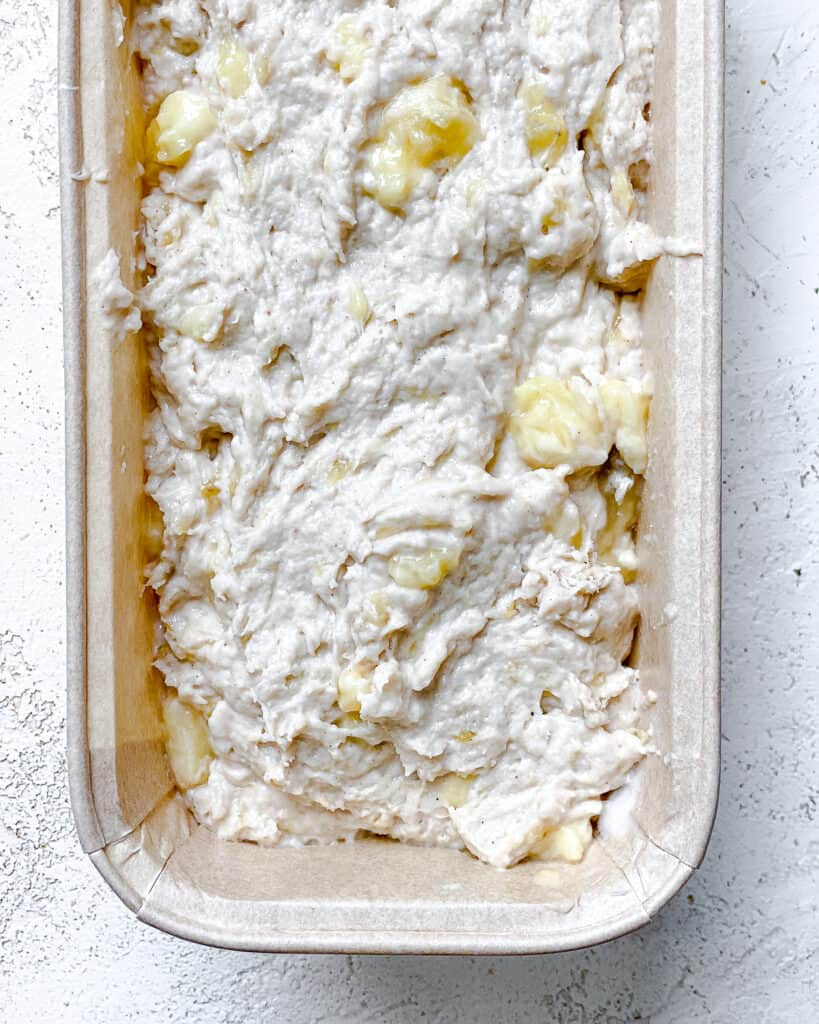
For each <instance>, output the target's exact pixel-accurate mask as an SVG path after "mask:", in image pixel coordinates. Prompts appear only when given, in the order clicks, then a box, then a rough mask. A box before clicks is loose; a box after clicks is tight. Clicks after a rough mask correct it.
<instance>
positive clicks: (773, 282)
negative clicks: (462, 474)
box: [0, 0, 819, 1024]
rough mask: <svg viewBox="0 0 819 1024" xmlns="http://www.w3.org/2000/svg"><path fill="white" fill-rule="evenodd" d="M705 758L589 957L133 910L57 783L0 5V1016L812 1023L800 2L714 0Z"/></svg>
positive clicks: (815, 397)
mask: <svg viewBox="0 0 819 1024" xmlns="http://www.w3.org/2000/svg"><path fill="white" fill-rule="evenodd" d="M727 44H728V45H727V50H728V67H727V96H728V102H727V154H726V158H727V203H726V260H725V289H726V292H725V299H726V310H725V318H726V319H725V328H726V329H725V424H724V425H725V429H724V438H725V441H724V454H725V459H724V482H725V492H724V505H723V512H724V530H725V536H724V559H725V576H724V611H723V618H724V730H723V732H724V747H723V789H722V800H721V805H720V811H719V816H718V820H717V825H716V831H715V834H714V838H713V841H712V843H711V847H710V852H709V854H708V856H707V859H706V861H705V863H704V865H703V866H702V868H701V870H700V871H699V872H698V873H697V874H696V876H695V877H694V879H693V880H692V882H691V883H690V884H689V886H688V887H687V889H686V890H685V891H684V892H683V893H682V894H681V895H680V896H678V897H677V898H676V899H675V900H674V901H673V902H672V904H671V905H670V906H668V907H667V908H666V909H665V911H664V912H662V913H661V914H660V916H659V917H658V919H657V920H655V921H654V922H652V923H651V924H650V925H649V926H647V927H646V928H644V929H643V930H642V931H640V932H639V933H637V934H635V935H632V936H629V937H626V938H624V939H621V940H619V941H616V942H613V943H610V944H609V945H607V946H604V947H600V948H597V949H594V950H589V951H585V952H579V953H569V954H562V955H559V956H553V957H526V958H512V959H508V960H501V959H488V960H478V959H467V958H452V959H445V958H437V957H436V958H424V959H410V958H404V957H387V958H368V957H315V958H309V957H298V956H291V957H265V956H257V955H250V954H240V953H231V952H225V951H217V950H209V949H204V948H199V947H196V946H193V945H187V944H185V943H182V942H180V941H178V940H175V939H171V938H168V937H166V936H163V935H160V934H159V933H157V932H155V931H152V930H150V929H148V928H146V927H144V926H142V925H139V924H137V923H136V922H135V921H134V920H133V919H132V918H131V917H130V915H129V913H128V912H127V911H126V910H125V909H124V908H123V907H122V906H121V905H120V904H119V903H118V901H117V899H116V898H115V897H114V896H113V895H112V893H111V892H109V891H108V889H107V887H106V885H105V883H104V882H103V881H102V879H101V878H99V877H98V876H97V874H96V872H95V871H94V869H93V868H92V867H91V864H90V862H89V861H87V860H86V858H85V857H84V856H83V855H82V853H81V852H80V850H79V847H78V845H77V842H76V840H75V837H74V831H73V825H72V821H71V816H70V812H69V807H68V798H67V794H66V786H65V759H64V753H63V749H64V696H63V694H64V645H63V630H64V615H63V602H64V596H65V590H64V579H63V434H62V408H63V389H62V365H61V338H60V312H59V304H60V283H59V211H58V198H57V140H56V129H55V117H56V82H57V79H56V70H55V52H56V3H55V2H54V0H0V69H2V70H1V71H0V75H2V79H3V92H2V94H3V104H2V112H0V139H2V143H0V423H2V430H1V431H0V538H2V551H3V554H2V557H1V558H0V567H1V568H2V581H3V584H4V585H3V586H2V588H0V1020H2V1022H3V1024H28V1022H29V1021H31V1022H42V1024H51V1022H58V1021H59V1022H65V1024H78V1022H82V1024H85V1022H88V1024H102V1022H105V1024H108V1022H113V1024H127V1022H134V1021H140V1022H146V1024H153V1022H157V1024H160V1022H161V1024H176V1022H181V1021H192V1022H195V1024H234V1022H235V1024H245V1022H248V1021H252V1022H254V1024H256V1022H258V1024H267V1022H273V1021H276V1022H277V1024H278V1022H285V1024H290V1022H292V1024H302V1022H304V1024H314V1022H315V1024H319V1022H325V1021H326V1022H333V1024H335V1022H345V1021H356V1022H390V1024H392V1022H396V1024H405V1022H416V1021H424V1020H426V1021H441V1022H448V1021H459V1020H468V1021H470V1022H490V1021H491V1022H500V1024H519V1022H530V1021H532V1022H550V1024H551V1022H557V1024H598V1022H599V1024H623V1022H626V1021H635V1020H642V1021H651V1022H652V1024H697V1022H715V1024H748V1022H749V1021H753V1022H760V1024H767V1022H775V1024H780V1022H782V1024H791V1022H799V1024H813V1022H814V1021H819V976H818V975H819V957H818V956H817V949H818V948H819V916H817V908H816V903H817V892H818V891H819V889H818V888H817V881H819V831H818V827H819V772H818V771H817V769H819V764H818V763H817V747H819V731H818V730H817V725H818V724H819V713H818V710H817V699H819V629H817V627H818V626H819V546H817V545H816V537H817V530H819V526H817V524H819V393H818V392H819V337H817V329H816V325H817V319H818V318H819V317H818V316H817V314H819V231H817V229H818V228H819V183H818V182H817V178H818V177H819V172H818V170H817V169H818V168H819V151H818V147H817V139H818V138H819V110H817V100H819V7H817V2H816V0H779V2H777V3H770V2H769V0H729V3H728V33H727Z"/></svg>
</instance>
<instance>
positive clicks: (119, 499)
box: [60, 0, 723, 954]
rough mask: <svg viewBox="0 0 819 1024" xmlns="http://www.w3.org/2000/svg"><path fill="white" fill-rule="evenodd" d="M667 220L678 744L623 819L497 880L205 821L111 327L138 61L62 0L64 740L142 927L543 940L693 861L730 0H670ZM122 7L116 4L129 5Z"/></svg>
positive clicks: (242, 933)
mask: <svg viewBox="0 0 819 1024" xmlns="http://www.w3.org/2000/svg"><path fill="white" fill-rule="evenodd" d="M661 5H662V30H661V38H660V41H659V48H658V54H657V57H658V59H657V81H656V87H655V94H654V100H653V105H652V111H653V119H654V127H655V152H656V166H655V171H654V193H653V198H652V203H651V205H652V217H653V220H654V223H655V224H656V226H657V227H658V229H659V230H660V231H661V232H662V233H663V234H674V235H677V236H681V237H686V238H694V239H696V240H698V241H699V242H701V245H702V253H703V255H702V256H701V257H689V258H687V259H671V258H664V259H662V260H661V261H660V263H659V264H658V266H657V268H656V269H655V271H654V273H653V275H652V278H651V281H650V286H649V289H648V292H647V295H646V302H645V312H646V318H645V326H646V337H647V345H648V348H649V350H650V352H651V358H652V361H653V369H654V371H655V376H656V382H657V390H656V396H655V399H654V404H653V415H652V421H651V429H650V447H651V460H650V469H649V473H648V479H647V485H646V490H645V504H644V511H643V521H642V527H641V540H640V544H641V548H642V558H643V563H644V565H645V572H644V582H643V598H642V600H643V619H642V624H641V627H640V630H639V636H638V642H637V645H636V648H635V658H636V660H637V663H638V664H639V666H640V669H641V674H642V678H643V685H644V686H645V687H647V688H648V687H650V688H651V689H653V690H655V691H656V692H657V694H658V702H657V705H656V709H655V712H654V726H655V730H656V734H657V738H658V742H659V745H660V747H661V749H662V750H663V751H665V752H666V756H665V757H664V758H661V757H650V758H648V759H647V760H646V762H645V763H644V764H643V765H642V766H641V768H640V769H639V771H638V773H637V776H636V779H635V786H636V787H637V795H636V809H635V811H634V813H633V818H634V825H633V827H632V828H630V829H628V830H627V831H626V832H625V834H622V835H618V836H617V837H615V838H607V839H604V840H601V841H599V842H597V843H595V844H593V847H592V849H591V850H590V852H589V854H588V856H587V857H586V859H585V861H584V862H583V863H582V864H581V865H577V866H570V865H565V866H562V867H560V868H550V869H549V872H548V873H546V875H547V877H546V880H544V870H543V868H542V866H539V865H537V864H534V863H527V864H523V865H520V866H518V867H516V868H514V869H512V870H510V871H507V872H500V871H495V870H493V869H492V868H489V867H486V866H484V865H482V864H479V863H477V862H476V861H474V860H473V859H471V858H470V857H469V856H467V855H466V854H462V853H458V852H454V851H443V850H431V849H421V848H414V847H409V846H402V845H400V844H396V843H386V842H379V841H376V840H374V841H371V842H361V843H356V844H352V845H349V844H348V845H344V846H339V847H330V848H323V849H322V848H315V847H313V848H306V849H303V850H293V849H287V850H283V849H264V848H262V847H259V846H255V845H252V844H246V843H233V844H230V843H225V842H222V841H220V840H219V839H217V838H216V837H215V836H214V835H212V834H211V833H209V832H208V831H206V830H205V829H203V828H202V827H201V826H199V825H197V824H196V822H195V821H193V819H192V818H191V816H190V814H189V813H188V811H187V810H186V808H185V806H184V804H183V802H182V800H181V798H180V797H179V795H178V794H176V793H175V791H174V788H173V784H172V782H171V778H170V775H169V772H168V768H167V764H166V760H165V754H164V750H163V743H162V739H161V726H160V719H159V713H158V704H157V699H156V689H157V687H156V678H155V673H154V670H153V669H152V667H151V639H152V628H153V626H152V611H151V608H150V596H149V595H146V594H145V593H144V591H143V582H142V566H143V561H144V552H143V551H142V548H141V540H140V537H141V534H142V530H141V517H142V515H143V504H142V503H143V498H142V485H143V461H142V438H143V420H144V415H145V411H146V409H147V408H148V407H149V396H148V389H147V383H146V366H145V354H144V350H143V345H142V343H141V340H140V338H139V337H138V336H132V337H130V338H127V339H125V340H122V339H120V340H118V339H116V338H114V337H112V336H111V335H110V330H109V328H108V326H107V324H106V319H105V317H104V316H103V313H102V310H101V308H100V303H99V300H98V299H97V298H95V294H94V287H93V269H94V268H95V267H96V266H97V265H98V264H99V263H100V261H101V260H102V259H103V257H104V256H105V254H106V253H107V252H108V251H109V249H111V248H113V249H114V250H115V251H116V252H117V253H118V255H119V257H120V265H121V268H122V274H123V277H124V280H125V283H126V284H134V283H135V282H134V281H133V280H130V281H129V276H130V277H131V278H133V275H134V269H133V260H132V255H133V252H134V246H135V238H136V230H137V224H138V206H139V198H140V182H139V175H138V171H137V166H136V165H137V161H138V159H139V156H140V150H141V139H142V132H143V123H142V114H141V111H140V105H139V98H138V87H137V67H136V62H135V60H134V58H133V57H131V56H129V54H128V51H127V46H124V45H118V39H117V34H116V26H115V24H114V17H113V15H112V6H113V7H116V6H117V5H116V4H114V5H112V4H111V3H110V2H109V0H62V3H61V11H60V14H61V25H60V47H61V53H60V75H61V78H60V97H61V111H60V129H61V156H62V200H63V233H64V249H63V272H64V281H65V309H64V315H65V366H66V388H67V459H68V582H69V587H68V625H69V678H68V724H69V733H68V742H69V751H68V754H69V766H70V779H71V797H72V803H73V807H74V814H75V817H76V821H77V828H78V831H79V835H80V839H81V841H82V845H83V848H84V849H85V850H86V852H87V853H88V854H89V856H90V857H91V859H92V860H93V862H94V864H95V865H96V866H97V868H98V869H99V870H100V872H101V873H102V875H103V876H104V877H105V878H106V879H107V881H108V882H109V884H110V885H111V887H112V888H113V889H114V891H115V892H116V893H117V894H118V895H119V896H120V898H121V899H122V900H123V902H124V903H126V904H127V906H128V907H130V909H131V910H132V911H133V912H134V913H135V914H136V915H137V917H139V918H140V919H141V920H143V921H145V922H148V923H149V924H152V925H154V926H156V927H158V928H161V929H163V930H165V931H167V932H171V933H173V934H176V935H179V936H184V937H185V938H188V939H193V940H196V941H198V942H204V943H210V944H212V945H216V946H223V947H229V948H236V949H247V950H259V951H271V952H272V951H278V952H296V951H304V952H345V953H353V952H380V953H426V952H429V953H470V954H477V953H543V952H551V951H557V950H566V949H573V948H577V947H581V946H586V945H590V944H593V943H596V942H602V941H604V940H606V939H611V938H614V937H615V936H618V935H623V934H625V933H626V932H629V931H632V930H633V929H635V928H637V927H638V926H640V925H641V924H644V923H645V922H646V921H648V920H649V919H650V918H651V917H653V916H654V915H655V914H656V913H657V911H658V910H659V909H660V907H662V906H663V904H664V903H666V902H667V901H668V900H669V899H670V898H671V896H672V895H673V894H674V893H675V892H676V891H677V890H678V889H679V888H680V886H682V885H683V883H684V882H685V880H686V879H687V878H688V877H689V875H690V874H691V872H692V871H693V870H694V868H695V867H696V866H697V865H698V864H699V862H700V860H701V859H702V856H703V853H704V851H705V847H706V843H707V841H708V835H709V832H710V829H711V824H712V821H713V816H714V811H715V805H716V798H717V789H718V779H719V578H720V546H719V480H720V476H719V456H720V428H719V424H720V418H719V413H720V285H721V251H720V244H721V137H722V123H721V118H722V67H723V61H722V3H721V0H661ZM129 6H130V5H129V4H128V3H126V4H124V13H125V16H126V19H127V18H128V16H129V14H130V10H129Z"/></svg>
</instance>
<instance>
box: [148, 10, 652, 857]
mask: <svg viewBox="0 0 819 1024" xmlns="http://www.w3.org/2000/svg"><path fill="white" fill-rule="evenodd" d="M656 16H657V11H656V4H655V3H654V2H650V0H532V2H523V0H510V2H506V3H499V2H498V0H468V2H467V0H396V2H393V3H387V2H385V0H365V2H363V3H352V2H347V3H343V2H339V0H323V2H321V3H319V2H307V0H301V2H299V0H281V2H276V3H274V2H272V0H268V2H265V0H255V2H253V0H207V2H201V3H200V2H195V0H160V2H158V3H151V4H149V5H145V6H143V7H141V8H139V9H138V13H137V17H136V23H135V25H132V26H131V33H132V35H131V40H132V44H133V45H135V47H136V49H137V50H138V52H139V54H140V55H141V57H142V58H143V59H144V60H145V62H146V64H145V71H144V85H145V99H146V106H147V107H148V108H149V112H150V114H151V115H152V116H153V115H157V113H158V119H157V121H156V122H155V123H154V126H153V127H152V128H151V129H149V132H148V139H149V145H148V154H147V158H146V170H147V179H148V181H149V183H150V185H151V188H150V191H149V194H148V196H147V198H146V199H145V202H144V216H145V229H144V249H145V255H146V258H147V264H148V272H149V281H148V283H147V285H146V287H145V288H144V290H143V291H142V293H141V295H140V296H139V305H140V308H141V312H142V315H143V318H144V320H145V322H146V323H147V324H148V325H149V329H150V330H151V331H152V332H153V333H154V335H155V337H156V341H157V344H156V345H155V346H154V348H153V360H152V371H153V387H154V392H155V395H156V400H157V409H156V411H155V413H154V415H153V416H152V419H151V422H150V427H149V442H148V450H147V458H148V468H149V481H148V490H149V493H150V494H151V495H152V497H153V498H154V499H155V500H156V502H157V504H158V505H159V507H160V508H161V511H162V515H163V517H164V542H163V550H162V554H161V557H159V559H158V561H157V563H156V564H155V565H154V566H152V567H151V570H150V582H151V585H152V586H153V587H154V588H155V589H156V591H157V593H158V595H159V599H160V610H161V615H162V621H163V627H164V630H163V640H162V644H161V647H160V649H159V653H158V665H159V667H160V668H161V670H162V672H163V673H164V675H165V679H166V682H167V684H168V687H169V688H170V689H171V692H174V691H175V693H176V695H178V700H177V699H176V697H174V698H173V699H169V700H168V702H167V711H166V715H167V722H168V727H169V732H170V741H169V750H170V754H171V761H172V764H173V766H174V768H175V770H176V774H177V777H178V779H179V781H180V785H181V786H182V788H185V789H186V790H187V798H188V800H189V801H190V804H191V806H192V808H193V810H194V812H195V814H196V815H197V817H198V818H199V819H200V820H201V821H202V822H204V823H205V824H207V825H208V826H209V827H211V828H213V829H214V830H215V831H217V832H218V833H219V834H220V835H222V836H224V837H226V838H234V839H249V840H256V841H259V842H265V843H291V844H292V843H305V842H319V843H328V842H334V841H338V840H343V839H346V840H349V839H353V838H355V837H357V836H360V835H362V834H366V833H375V834H377V835H383V836H391V837H393V838H397V839H402V840H406V841H410V842H415V843H426V844H435V845H440V846H450V847H465V848H467V849H469V850H470V851H472V852H473V853H474V854H475V855H476V856H478V857H480V858H481V859H482V860H484V861H487V862H488V863H490V864H493V865H496V866H508V865H511V864H513V863H515V862H516V861H518V860H520V859H521V858H523V857H525V856H527V855H529V854H532V853H537V854H539V855H541V856H544V857H562V858H564V859H569V860H577V859H579V858H580V857H581V856H582V854H583V851H584V849H585V848H586V846H587V845H588V843H589V841H590V839H591V835H592V829H591V825H590V820H591V819H593V818H594V817H595V816H596V815H597V814H599V813H600V808H601V801H600V798H601V796H603V795H604V794H606V793H608V792H610V791H612V790H614V789H616V788H617V787H619V786H621V785H622V784H623V782H624V780H625V778H626V775H627V773H628V771H629V770H630V769H631V768H632V767H633V766H634V764H635V763H636V762H637V761H638V760H639V759H640V758H641V757H642V756H643V755H644V754H645V753H646V751H647V750H648V749H649V748H650V739H649V738H648V736H647V735H646V733H644V732H642V731H641V729H640V728H639V727H638V726H639V717H640V715H639V712H640V709H641V707H642V706H643V704H644V703H645V702H644V700H643V699H642V698H641V697H640V694H639V692H638V689H637V673H636V672H635V671H634V670H633V669H631V668H629V667H625V666H624V665H623V662H624V660H625V659H626V658H627V656H628V653H629V650H630V646H631V641H632V633H633V629H634V626H635V623H636V617H637V613H636V608H637V600H636V595H635V593H634V591H635V586H636V585H635V584H631V583H626V579H628V580H631V579H632V578H633V577H634V570H635V567H636V561H635V553H634V545H633V538H632V527H633V522H634V516H635V510H636V504H637V502H636V498H637V492H638V490H639V474H640V473H642V472H643V471H644V468H645V458H646V453H645V414H646V412H647V405H648V394H649V393H650V379H649V377H648V375H647V374H646V372H645V369H644V367H643V361H642V355H641V349H640V330H639V304H638V302H637V301H636V300H635V299H634V298H624V297H621V295H620V294H619V292H620V291H622V290H624V289H625V290H628V291H634V290H635V289H637V288H639V286H640V285H641V283H642V281H643V279H644V277H645V272H646V271H647V269H648V267H649V266H650V263H651V261H652V260H654V259H655V258H656V257H657V256H658V255H659V254H660V252H661V251H662V243H661V242H660V241H659V240H658V239H657V238H656V237H655V236H654V234H653V233H652V231H651V230H650V228H648V227H647V226H646V225H645V224H644V223H643V222H642V221H641V212H642V205H643V193H642V188H643V187H644V186H645V181H646V175H647V170H648V164H649V162H650V156H651V155H650V140H649V134H650V132H649V122H648V117H649V111H648V107H647V104H648V101H649V99H650V89H651V79H652V45H653V39H654V35H655V21H656ZM168 97H170V99H168ZM160 105H161V106H160ZM430 111H431V113H430ZM436 119H437V120H436ZM526 382H529V383H528V384H527V383H526ZM555 417H557V420H558V421H559V422H557V421H556V420H555ZM555 422H557V426H556V427H555ZM609 454H610V457H609Z"/></svg>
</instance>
